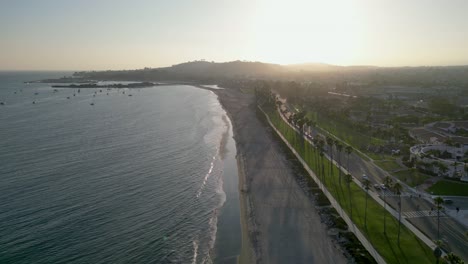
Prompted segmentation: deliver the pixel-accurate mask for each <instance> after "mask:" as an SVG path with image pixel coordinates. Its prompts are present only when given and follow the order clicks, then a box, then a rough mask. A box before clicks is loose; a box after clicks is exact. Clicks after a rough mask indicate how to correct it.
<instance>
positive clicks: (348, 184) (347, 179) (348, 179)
mask: <svg viewBox="0 0 468 264" xmlns="http://www.w3.org/2000/svg"><path fill="white" fill-rule="evenodd" d="M352 181H353V176H351V174H349V173H347V174H346V175H345V182H346V186H347V187H348V193H349V211H350V217H351V220H352V219H353V197H352V194H351V182H352Z"/></svg>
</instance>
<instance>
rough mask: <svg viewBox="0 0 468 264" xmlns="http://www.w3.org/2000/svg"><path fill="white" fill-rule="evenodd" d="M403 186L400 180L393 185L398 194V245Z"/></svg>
mask: <svg viewBox="0 0 468 264" xmlns="http://www.w3.org/2000/svg"><path fill="white" fill-rule="evenodd" d="M402 190H403V186H402V185H401V183H400V182H396V183H395V184H394V185H393V191H394V192H395V194H396V195H398V246H399V245H400V229H401V191H402Z"/></svg>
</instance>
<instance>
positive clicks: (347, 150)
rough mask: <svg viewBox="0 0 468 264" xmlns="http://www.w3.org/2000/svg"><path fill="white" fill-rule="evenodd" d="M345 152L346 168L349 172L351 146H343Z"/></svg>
mask: <svg viewBox="0 0 468 264" xmlns="http://www.w3.org/2000/svg"><path fill="white" fill-rule="evenodd" d="M345 152H346V154H347V156H348V160H347V163H346V170H347V171H348V172H349V155H351V152H353V148H352V147H351V146H349V145H348V146H346V148H345Z"/></svg>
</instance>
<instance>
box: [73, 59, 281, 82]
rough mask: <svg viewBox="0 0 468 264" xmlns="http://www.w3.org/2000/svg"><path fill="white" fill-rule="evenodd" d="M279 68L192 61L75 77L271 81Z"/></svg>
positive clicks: (240, 63) (278, 72)
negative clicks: (260, 79)
mask: <svg viewBox="0 0 468 264" xmlns="http://www.w3.org/2000/svg"><path fill="white" fill-rule="evenodd" d="M286 71H287V69H285V68H284V67H283V66H281V65H277V64H269V63H261V62H246V61H232V62H223V63H218V62H207V61H193V62H186V63H181V64H176V65H173V66H171V67H164V68H155V69H152V68H145V69H142V70H128V71H101V72H95V71H92V72H77V73H75V74H74V75H75V76H81V77H83V78H86V79H95V80H103V79H107V80H110V79H112V80H146V81H150V80H153V81H158V80H166V81H167V80H174V81H177V80H179V81H199V80H207V79H208V80H210V79H220V78H274V77H275V76H278V75H281V74H283V73H285V72H286Z"/></svg>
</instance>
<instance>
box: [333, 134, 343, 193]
mask: <svg viewBox="0 0 468 264" xmlns="http://www.w3.org/2000/svg"><path fill="white" fill-rule="evenodd" d="M335 147H336V152H337V155H338V173H339V179H340V186H341V151H342V150H343V145H342V144H341V143H340V142H338V141H337V142H336V143H335Z"/></svg>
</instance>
